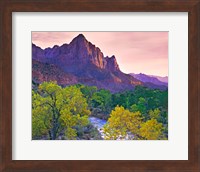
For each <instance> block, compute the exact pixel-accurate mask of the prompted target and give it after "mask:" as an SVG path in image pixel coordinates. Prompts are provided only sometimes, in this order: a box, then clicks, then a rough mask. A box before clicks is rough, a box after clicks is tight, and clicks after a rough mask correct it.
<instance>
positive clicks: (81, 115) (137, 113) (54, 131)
mask: <svg viewBox="0 0 200 172" xmlns="http://www.w3.org/2000/svg"><path fill="white" fill-rule="evenodd" d="M32 139H33V140H166V139H168V90H159V89H150V88H147V87H143V86H135V88H134V89H133V90H129V91H123V92H118V93H111V92H110V91H109V90H106V89H98V88H97V87H96V86H86V85H83V84H76V85H71V86H66V87H61V86H59V85H58V84H57V83H56V82H43V83H41V84H39V85H38V84H36V83H34V82H33V89H32Z"/></svg>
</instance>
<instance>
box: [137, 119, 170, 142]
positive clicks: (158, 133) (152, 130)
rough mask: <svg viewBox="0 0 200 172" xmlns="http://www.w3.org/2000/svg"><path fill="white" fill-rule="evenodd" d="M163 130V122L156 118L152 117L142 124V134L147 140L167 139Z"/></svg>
mask: <svg viewBox="0 0 200 172" xmlns="http://www.w3.org/2000/svg"><path fill="white" fill-rule="evenodd" d="M163 130H164V127H163V125H162V123H158V122H157V120H156V119H154V118H152V119H150V120H148V121H146V122H145V123H143V124H141V128H140V135H141V136H142V137H143V138H144V139H146V140H165V139H166V138H165V137H164V135H163Z"/></svg>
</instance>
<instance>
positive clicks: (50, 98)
mask: <svg viewBox="0 0 200 172" xmlns="http://www.w3.org/2000/svg"><path fill="white" fill-rule="evenodd" d="M38 89H39V90H38V92H34V91H33V92H32V129H33V137H40V136H42V135H44V134H48V135H49V138H50V139H51V140H55V139H57V137H58V136H59V135H60V134H65V136H66V137H67V138H68V139H74V138H75V137H76V129H75V126H77V125H83V126H84V125H87V124H88V115H89V114H90V111H89V110H87V102H86V99H85V98H84V97H83V94H82V93H81V91H80V89H79V88H77V87H75V86H69V87H66V88H62V87H60V86H58V85H57V84H56V83H54V82H43V83H42V84H40V85H39V88H38Z"/></svg>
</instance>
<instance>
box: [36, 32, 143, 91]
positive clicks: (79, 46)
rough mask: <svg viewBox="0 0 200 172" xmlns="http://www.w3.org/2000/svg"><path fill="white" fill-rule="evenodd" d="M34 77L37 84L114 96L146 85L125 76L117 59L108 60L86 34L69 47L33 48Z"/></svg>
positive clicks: (67, 45)
mask: <svg viewBox="0 0 200 172" xmlns="http://www.w3.org/2000/svg"><path fill="white" fill-rule="evenodd" d="M32 76H33V80H34V82H36V83H41V82H43V81H57V83H58V84H59V85H62V86H66V85H71V84H78V83H81V84H85V85H89V86H97V87H98V88H104V89H107V90H110V91H111V92H119V91H123V90H131V89H134V87H135V86H136V85H144V83H143V82H141V81H140V80H138V79H136V78H134V77H133V76H131V75H128V74H124V73H123V72H121V71H120V68H119V65H118V63H117V61H116V58H115V56H112V57H104V55H103V53H102V52H101V50H100V49H99V48H98V47H96V46H95V45H93V44H92V43H91V42H89V41H87V40H86V38H85V37H84V35H82V34H80V35H78V36H77V37H75V38H74V39H73V40H72V41H71V42H70V43H69V44H63V45H62V46H57V45H55V46H54V47H53V48H46V49H44V50H43V49H41V48H40V47H38V46H36V45H34V44H32Z"/></svg>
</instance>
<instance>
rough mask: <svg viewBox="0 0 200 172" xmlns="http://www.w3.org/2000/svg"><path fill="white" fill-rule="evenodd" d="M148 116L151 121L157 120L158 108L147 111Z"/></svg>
mask: <svg viewBox="0 0 200 172" xmlns="http://www.w3.org/2000/svg"><path fill="white" fill-rule="evenodd" d="M149 116H150V118H151V119H156V120H158V119H159V118H160V110H159V109H158V108H156V109H154V110H150V111H149Z"/></svg>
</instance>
